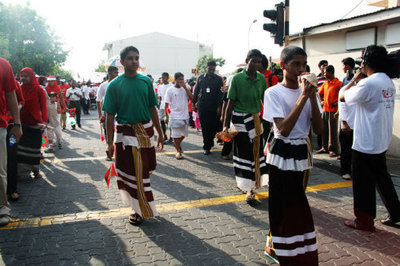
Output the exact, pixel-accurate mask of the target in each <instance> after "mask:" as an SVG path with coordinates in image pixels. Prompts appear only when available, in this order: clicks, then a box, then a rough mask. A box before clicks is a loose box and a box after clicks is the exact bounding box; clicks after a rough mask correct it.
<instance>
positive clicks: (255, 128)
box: [232, 112, 267, 191]
mask: <svg viewBox="0 0 400 266" xmlns="http://www.w3.org/2000/svg"><path fill="white" fill-rule="evenodd" d="M232 123H233V125H234V126H235V128H236V129H237V131H238V132H239V133H238V134H237V135H236V136H235V138H234V140H233V166H234V170H235V178H236V184H237V186H238V187H239V188H240V189H241V190H244V191H252V190H254V189H258V188H259V187H260V186H261V177H262V176H263V175H264V174H266V173H267V167H266V166H267V165H266V163H265V156H264V154H263V152H262V150H263V145H264V140H263V138H262V133H263V129H262V125H261V122H260V115H259V114H258V113H257V114H247V113H238V112H233V113H232Z"/></svg>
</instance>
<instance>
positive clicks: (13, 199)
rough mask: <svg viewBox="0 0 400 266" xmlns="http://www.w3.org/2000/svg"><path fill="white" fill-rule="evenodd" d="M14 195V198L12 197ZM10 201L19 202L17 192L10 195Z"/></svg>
mask: <svg viewBox="0 0 400 266" xmlns="http://www.w3.org/2000/svg"><path fill="white" fill-rule="evenodd" d="M13 195H14V196H13ZM9 200H10V201H17V200H19V194H18V193H17V192H14V193H11V194H10V196H9Z"/></svg>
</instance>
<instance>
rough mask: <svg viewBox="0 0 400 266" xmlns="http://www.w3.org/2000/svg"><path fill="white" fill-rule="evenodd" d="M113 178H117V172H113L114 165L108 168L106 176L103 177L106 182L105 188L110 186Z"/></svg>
mask: <svg viewBox="0 0 400 266" xmlns="http://www.w3.org/2000/svg"><path fill="white" fill-rule="evenodd" d="M113 176H117V171H115V167H114V163H112V164H111V166H110V168H108V170H107V172H106V174H105V175H104V179H105V180H106V183H107V187H109V186H110V179H111V177H113Z"/></svg>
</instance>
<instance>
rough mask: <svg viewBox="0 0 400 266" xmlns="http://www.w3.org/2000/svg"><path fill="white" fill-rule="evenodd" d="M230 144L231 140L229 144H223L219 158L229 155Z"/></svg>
mask: <svg viewBox="0 0 400 266" xmlns="http://www.w3.org/2000/svg"><path fill="white" fill-rule="evenodd" d="M232 142H233V140H231V141H229V142H224V146H222V151H221V156H227V155H229V154H230V153H231V151H232Z"/></svg>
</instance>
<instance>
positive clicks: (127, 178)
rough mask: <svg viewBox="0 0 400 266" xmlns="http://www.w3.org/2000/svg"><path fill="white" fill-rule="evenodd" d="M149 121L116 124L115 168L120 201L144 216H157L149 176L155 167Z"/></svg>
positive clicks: (151, 129) (152, 132) (151, 125)
mask: <svg viewBox="0 0 400 266" xmlns="http://www.w3.org/2000/svg"><path fill="white" fill-rule="evenodd" d="M153 135H154V130H153V124H152V122H151V121H150V122H146V123H137V124H133V125H125V124H124V125H121V124H119V125H117V130H116V134H115V138H114V142H115V167H116V171H117V184H118V189H119V191H120V194H121V198H122V201H123V202H124V203H125V204H127V205H129V206H130V207H131V208H132V209H133V210H134V211H135V212H136V213H137V214H139V215H140V216H141V217H143V218H151V217H154V216H157V215H158V212H157V210H156V206H155V202H154V197H153V192H152V189H151V185H150V175H151V173H152V171H154V170H155V168H156V152H155V149H154V146H153V144H152V141H151V138H152V137H153Z"/></svg>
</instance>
